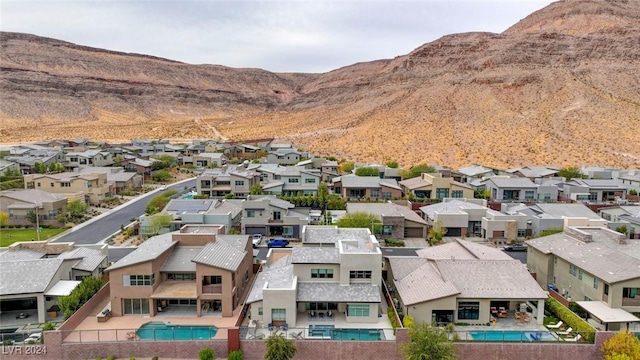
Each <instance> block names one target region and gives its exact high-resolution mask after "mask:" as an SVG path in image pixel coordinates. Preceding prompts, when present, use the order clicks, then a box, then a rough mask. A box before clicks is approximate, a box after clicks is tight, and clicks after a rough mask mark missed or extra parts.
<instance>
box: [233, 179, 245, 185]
mask: <svg viewBox="0 0 640 360" xmlns="http://www.w3.org/2000/svg"><path fill="white" fill-rule="evenodd" d="M235 184H236V186H244V180H236V182H235Z"/></svg>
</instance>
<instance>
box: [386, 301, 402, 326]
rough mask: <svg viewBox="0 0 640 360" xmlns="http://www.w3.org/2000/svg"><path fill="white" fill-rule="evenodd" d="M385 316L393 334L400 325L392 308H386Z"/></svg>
mask: <svg viewBox="0 0 640 360" xmlns="http://www.w3.org/2000/svg"><path fill="white" fill-rule="evenodd" d="M387 316H388V317H389V321H390V322H391V326H393V331H394V332H395V329H396V328H397V327H400V324H399V323H398V318H396V312H395V309H394V308H393V306H389V307H388V308H387Z"/></svg>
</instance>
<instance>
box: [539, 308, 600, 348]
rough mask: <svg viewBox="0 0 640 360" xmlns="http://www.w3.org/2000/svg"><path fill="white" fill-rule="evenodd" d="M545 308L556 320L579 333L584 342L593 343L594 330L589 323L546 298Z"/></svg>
mask: <svg viewBox="0 0 640 360" xmlns="http://www.w3.org/2000/svg"><path fill="white" fill-rule="evenodd" d="M545 307H547V308H548V310H549V312H551V313H552V314H555V316H556V317H557V318H558V319H560V320H562V321H563V322H564V323H565V324H567V326H570V327H572V328H573V330H574V331H576V332H578V333H580V335H582V338H583V339H584V340H585V341H586V342H590V343H593V340H594V339H595V331H596V330H595V329H594V328H593V327H592V326H591V325H589V323H587V322H586V321H584V320H582V319H581V318H580V317H579V316H578V315H576V314H575V313H573V311H571V310H569V309H567V308H566V307H565V306H564V305H562V304H561V303H560V302H558V301H557V300H556V299H553V298H548V299H547V300H546V301H545Z"/></svg>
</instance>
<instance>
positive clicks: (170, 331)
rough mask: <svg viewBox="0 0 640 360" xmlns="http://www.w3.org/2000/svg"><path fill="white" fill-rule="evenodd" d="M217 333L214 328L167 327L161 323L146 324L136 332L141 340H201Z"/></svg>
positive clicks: (194, 326) (216, 329) (192, 326)
mask: <svg viewBox="0 0 640 360" xmlns="http://www.w3.org/2000/svg"><path fill="white" fill-rule="evenodd" d="M217 333H218V328H217V327H215V326H197V325H167V324H165V323H162V322H150V323H146V324H144V325H142V326H140V328H139V329H138V330H137V331H136V335H138V337H139V338H140V339H142V340H203V339H211V338H212V337H214V336H216V334H217Z"/></svg>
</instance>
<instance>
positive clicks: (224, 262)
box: [193, 236, 248, 271]
mask: <svg viewBox="0 0 640 360" xmlns="http://www.w3.org/2000/svg"><path fill="white" fill-rule="evenodd" d="M245 237H246V236H245ZM246 239H248V237H246ZM246 253H247V252H246V251H243V250H240V249H238V247H237V246H233V245H230V244H229V243H228V242H226V241H222V240H220V238H218V239H217V240H216V241H214V242H210V243H208V244H207V245H205V246H204V247H203V248H202V250H201V251H200V252H199V253H198V254H197V255H196V256H195V257H194V258H193V262H197V263H200V264H204V265H208V266H213V267H217V268H221V269H225V270H230V271H235V270H237V269H238V266H240V263H242V260H243V259H244V257H245V254H246Z"/></svg>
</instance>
